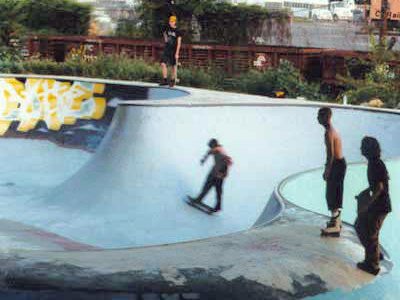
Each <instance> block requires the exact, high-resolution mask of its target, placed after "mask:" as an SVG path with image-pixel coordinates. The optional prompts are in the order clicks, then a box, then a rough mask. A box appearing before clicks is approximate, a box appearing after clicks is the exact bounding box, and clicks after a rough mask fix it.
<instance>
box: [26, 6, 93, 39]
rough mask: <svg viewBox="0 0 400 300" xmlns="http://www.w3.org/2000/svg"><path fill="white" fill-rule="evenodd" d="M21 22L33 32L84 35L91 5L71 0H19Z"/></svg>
mask: <svg viewBox="0 0 400 300" xmlns="http://www.w3.org/2000/svg"><path fill="white" fill-rule="evenodd" d="M19 2H21V4H20V6H21V8H22V9H23V10H24V11H25V12H26V18H24V19H23V20H22V24H23V25H24V26H25V27H27V28H29V29H30V30H32V31H35V32H39V33H41V32H49V33H56V34H77V35H86V34H87V32H88V30H89V26H90V14H91V6H90V5H87V4H83V3H77V2H76V1H73V0H20V1H19Z"/></svg>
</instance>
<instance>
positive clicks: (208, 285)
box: [0, 199, 391, 299]
mask: <svg viewBox="0 0 400 300" xmlns="http://www.w3.org/2000/svg"><path fill="white" fill-rule="evenodd" d="M271 201H274V200H273V199H272V200H271ZM325 222H326V218H325V217H323V216H320V215H316V214H313V213H311V212H308V211H304V210H302V209H300V208H297V207H293V206H292V207H288V208H286V209H285V210H284V211H283V214H282V216H281V217H280V219H279V220H276V221H275V222H273V223H272V224H270V225H269V226H264V227H258V228H254V229H250V230H248V231H244V232H241V233H236V234H231V235H226V236H222V237H218V238H211V239H205V240H201V241H195V242H188V243H180V244H171V245H163V246H155V247H143V248H134V249H125V250H110V251H107V250H104V251H83V252H82V251H81V252H51V251H13V252H12V253H2V254H0V260H1V262H2V272H1V274H0V282H1V286H3V287H7V288H14V289H63V290H64V289H68V290H86V291H119V292H129V293H156V294H162V293H167V294H168V293H195V294H199V295H200V296H201V298H202V299H211V298H210V297H211V295H212V297H214V299H299V298H303V297H306V296H312V295H316V294H319V293H324V292H327V291H329V290H334V289H345V290H351V289H353V288H354V287H357V286H361V285H363V284H368V283H370V282H371V281H372V280H374V277H373V276H370V275H368V274H366V273H364V272H361V271H359V270H357V268H356V267H355V264H356V262H357V261H359V260H360V259H361V258H362V247H361V246H360V245H359V243H358V241H357V238H356V236H355V235H354V232H353V229H352V228H351V227H350V226H347V225H346V226H345V227H344V230H343V237H342V238H340V239H326V238H321V237H320V236H319V230H320V229H319V228H320V227H321V226H322V225H323V224H324V223H325ZM384 268H386V272H388V271H389V270H390V268H391V265H390V264H389V263H388V264H384Z"/></svg>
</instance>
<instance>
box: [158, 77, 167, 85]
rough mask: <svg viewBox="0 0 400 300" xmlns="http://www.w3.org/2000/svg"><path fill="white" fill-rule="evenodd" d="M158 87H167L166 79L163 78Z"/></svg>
mask: <svg viewBox="0 0 400 300" xmlns="http://www.w3.org/2000/svg"><path fill="white" fill-rule="evenodd" d="M158 85H159V86H167V85H168V80H167V78H164V79H163V80H162V81H161V82H160V83H159V84H158Z"/></svg>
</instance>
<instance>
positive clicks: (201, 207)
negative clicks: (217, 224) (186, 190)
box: [185, 196, 215, 215]
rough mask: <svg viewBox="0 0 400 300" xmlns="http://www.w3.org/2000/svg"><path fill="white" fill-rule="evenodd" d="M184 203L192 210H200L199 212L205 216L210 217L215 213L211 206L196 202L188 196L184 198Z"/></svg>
mask: <svg viewBox="0 0 400 300" xmlns="http://www.w3.org/2000/svg"><path fill="white" fill-rule="evenodd" d="M185 202H186V203H187V204H189V205H190V206H192V207H194V208H196V209H198V210H200V211H202V212H204V213H206V214H209V215H211V214H213V213H214V212H215V211H214V209H213V208H212V207H211V206H208V205H207V204H204V203H203V202H196V201H194V200H193V198H192V197H190V196H186V199H185Z"/></svg>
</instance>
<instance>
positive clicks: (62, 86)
mask: <svg viewBox="0 0 400 300" xmlns="http://www.w3.org/2000/svg"><path fill="white" fill-rule="evenodd" d="M104 91H105V84H100V83H89V82H81V81H75V82H65V81H57V80H54V79H34V78H29V79H26V81H25V82H22V81H19V80H18V79H16V78H2V79H0V135H4V134H5V133H6V132H7V130H8V129H9V128H10V126H11V124H12V122H19V124H18V127H17V131H20V132H27V131H30V130H32V129H34V128H35V127H36V126H37V124H38V122H39V121H44V122H45V123H46V125H47V128H48V129H50V130H55V131H58V130H60V128H61V126H62V125H73V124H75V123H76V121H77V119H86V120H90V119H95V120H99V119H101V118H102V117H103V116H104V114H105V111H106V105H107V103H106V99H105V98H102V97H96V96H95V94H97V95H101V94H103V93H104Z"/></svg>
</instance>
